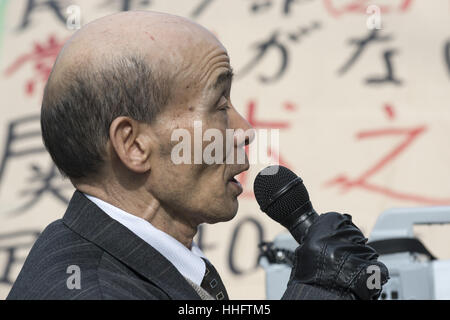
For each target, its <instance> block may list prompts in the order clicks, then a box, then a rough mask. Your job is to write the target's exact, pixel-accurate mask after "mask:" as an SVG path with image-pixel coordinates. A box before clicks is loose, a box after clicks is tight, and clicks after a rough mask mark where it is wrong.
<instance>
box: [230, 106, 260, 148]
mask: <svg viewBox="0 0 450 320" xmlns="http://www.w3.org/2000/svg"><path fill="white" fill-rule="evenodd" d="M230 127H231V128H232V129H234V130H235V134H234V141H235V144H236V147H244V146H247V145H249V144H250V143H252V141H253V140H254V139H255V129H253V127H252V125H251V124H250V123H249V122H248V121H247V120H246V119H245V118H244V117H243V116H242V115H241V114H240V113H239V112H238V111H237V110H236V109H235V108H232V114H231V116H230Z"/></svg>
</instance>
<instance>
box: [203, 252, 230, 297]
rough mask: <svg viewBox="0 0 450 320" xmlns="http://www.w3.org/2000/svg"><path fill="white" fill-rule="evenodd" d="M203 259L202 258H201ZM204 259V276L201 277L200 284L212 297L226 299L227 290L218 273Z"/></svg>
mask: <svg viewBox="0 0 450 320" xmlns="http://www.w3.org/2000/svg"><path fill="white" fill-rule="evenodd" d="M202 259H203V258H202ZM203 261H205V265H206V270H205V276H204V277H203V280H202V283H201V284H200V286H201V287H202V288H203V289H205V290H206V291H207V292H208V293H209V294H210V295H211V296H212V297H213V298H214V299H216V300H228V294H227V290H226V289H225V286H224V284H223V282H222V279H220V276H219V273H218V272H217V270H216V268H214V266H213V265H212V264H211V263H210V262H209V261H208V260H206V259H203Z"/></svg>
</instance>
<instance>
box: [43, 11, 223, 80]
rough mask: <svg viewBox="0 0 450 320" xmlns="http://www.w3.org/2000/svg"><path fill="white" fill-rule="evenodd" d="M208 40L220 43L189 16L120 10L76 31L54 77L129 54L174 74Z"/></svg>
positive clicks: (213, 44)
mask: <svg viewBox="0 0 450 320" xmlns="http://www.w3.org/2000/svg"><path fill="white" fill-rule="evenodd" d="M205 43H210V44H211V45H212V46H217V45H219V46H221V44H220V42H219V41H218V40H217V39H216V38H215V36H214V35H213V34H212V33H211V32H209V31H208V30H206V29H205V28H203V27H202V26H200V25H198V24H196V23H195V22H192V21H190V20H188V19H186V18H183V17H179V16H175V15H170V14H166V13H159V12H151V11H127V12H121V13H117V14H113V15H110V16H106V17H103V18H100V19H98V20H95V21H93V22H91V23H89V24H87V25H85V26H84V27H83V28H81V29H80V30H79V31H78V32H76V33H75V34H74V35H73V36H72V37H71V38H70V39H69V40H68V41H67V43H66V45H65V46H64V48H63V49H62V51H61V53H60V55H59V56H58V59H57V61H56V63H55V66H54V69H53V72H52V73H53V74H52V78H53V77H54V78H59V77H64V73H65V72H66V71H67V70H71V71H72V70H79V69H83V68H88V69H90V70H92V68H93V69H94V70H95V69H96V68H98V67H105V66H108V65H111V64H113V63H114V62H116V61H117V60H120V59H121V58H123V57H126V56H139V57H142V58H143V59H145V61H146V62H147V64H148V65H149V67H150V68H152V70H154V71H156V70H158V72H163V73H165V74H173V75H175V74H178V73H179V72H180V71H181V70H185V69H187V67H188V66H189V65H190V64H192V63H193V62H194V60H195V58H196V57H198V50H196V49H197V48H198V47H199V46H203V45H204V44H205ZM222 48H223V47H222ZM224 50H225V49H224Z"/></svg>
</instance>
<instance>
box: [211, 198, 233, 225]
mask: <svg viewBox="0 0 450 320" xmlns="http://www.w3.org/2000/svg"><path fill="white" fill-rule="evenodd" d="M224 206H225V205H224ZM227 207H228V208H229V209H227V210H226V211H225V210H223V208H224V207H222V208H221V209H222V210H223V211H221V212H217V213H216V214H215V215H214V216H212V217H210V221H208V222H207V223H209V224H214V223H218V222H227V221H230V220H231V219H233V218H234V217H235V216H236V214H237V212H238V209H239V202H238V201H237V199H235V200H234V202H233V204H231V205H230V204H228V206H227Z"/></svg>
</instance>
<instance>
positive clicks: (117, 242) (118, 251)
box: [63, 191, 200, 300]
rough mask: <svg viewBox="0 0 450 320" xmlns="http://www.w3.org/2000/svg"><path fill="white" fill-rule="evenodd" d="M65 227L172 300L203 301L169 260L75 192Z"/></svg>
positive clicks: (68, 209)
mask: <svg viewBox="0 0 450 320" xmlns="http://www.w3.org/2000/svg"><path fill="white" fill-rule="evenodd" d="M63 223H64V224H66V225H67V226H68V227H69V228H70V229H72V230H73V231H74V232H76V233H78V234H79V235H81V236H82V237H83V238H85V239H87V240H89V241H91V242H93V243H95V244H96V245H97V246H99V247H100V248H102V249H103V250H105V251H106V252H108V253H109V254H110V255H112V256H114V257H115V258H116V259H118V260H120V261H121V262H122V263H124V264H126V265H127V266H128V267H129V268H130V269H132V270H134V271H135V272H137V273H139V274H140V275H141V276H143V277H145V278H146V279H148V280H149V281H151V282H152V283H154V284H155V285H157V286H158V287H159V288H160V289H161V290H163V291H164V292H165V293H166V294H167V295H168V296H169V297H170V298H172V299H176V300H179V299H193V300H194V299H200V297H199V296H198V294H197V293H196V292H195V290H194V289H193V288H192V286H191V285H190V284H189V283H188V282H187V281H186V280H185V279H184V277H183V276H182V275H181V274H180V273H179V272H178V270H177V269H176V268H175V267H174V265H173V264H172V263H170V261H169V260H167V259H166V258H165V257H164V256H163V255H161V254H160V253H159V252H158V251H157V250H156V249H154V248H153V247H152V246H150V245H149V244H148V243H146V242H145V241H144V240H142V239H141V238H139V237H138V236H137V235H135V234H134V233H133V232H131V231H130V230H129V229H128V228H126V227H125V226H123V225H122V224H120V223H119V222H117V221H116V220H114V219H112V218H111V217H110V216H108V215H107V214H106V213H105V212H103V211H102V210H101V209H100V208H99V207H97V206H96V205H95V204H94V203H93V202H91V201H90V200H89V199H88V198H86V197H85V196H84V195H83V194H82V193H81V192H79V191H75V193H74V195H73V196H72V199H71V200H70V203H69V206H68V208H67V211H66V213H65V215H64V217H63Z"/></svg>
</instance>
